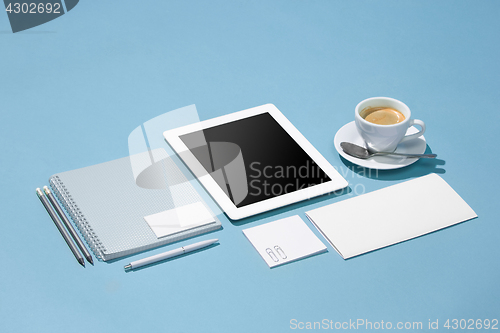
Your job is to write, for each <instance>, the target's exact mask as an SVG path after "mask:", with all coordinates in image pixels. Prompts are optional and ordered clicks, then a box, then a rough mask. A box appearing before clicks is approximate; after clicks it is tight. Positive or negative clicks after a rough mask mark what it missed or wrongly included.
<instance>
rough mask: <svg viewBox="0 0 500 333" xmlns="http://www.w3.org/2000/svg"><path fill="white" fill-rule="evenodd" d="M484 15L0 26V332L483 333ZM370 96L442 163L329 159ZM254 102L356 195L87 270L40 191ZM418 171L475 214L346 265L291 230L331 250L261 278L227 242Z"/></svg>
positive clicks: (465, 8)
mask: <svg viewBox="0 0 500 333" xmlns="http://www.w3.org/2000/svg"><path fill="white" fill-rule="evenodd" d="M499 12H500V2H499V1H497V0H490V1H486V0H485V1H326V0H314V1H313V0H292V1H284V0H274V1H259V0H255V1H218V0H215V1H155V2H153V1H144V2H139V1H118V0H115V1H111V0H108V1H80V3H79V4H78V5H77V6H76V7H75V8H74V9H72V10H71V11H70V12H69V13H68V14H66V15H63V16H61V17H59V18H57V19H55V20H53V21H51V22H48V23H46V24H43V25H40V26H38V27H36V28H33V29H29V30H26V31H24V32H19V33H15V34H13V33H12V31H11V30H10V25H9V22H8V19H7V15H6V14H0V54H1V55H0V112H1V115H2V117H1V118H0V119H1V120H0V135H1V141H0V149H1V154H2V158H1V164H0V168H1V171H2V172H1V177H0V182H1V185H2V186H1V191H0V202H1V203H2V204H1V205H2V209H1V210H0V220H1V223H0V255H1V259H2V262H1V265H2V269H1V270H0V276H1V286H0V330H1V331H2V332H83V331H85V332H87V331H89V330H91V331H92V332H138V331H141V332H287V331H294V330H295V331H297V330H306V329H307V328H312V329H316V330H327V329H328V330H331V329H333V330H336V328H335V326H336V325H337V329H338V328H340V330H345V329H347V324H349V325H352V324H353V323H354V322H355V323H356V324H358V323H359V324H360V325H359V326H356V328H358V329H359V330H368V331H372V330H376V329H377V327H378V328H379V329H382V328H384V329H387V328H392V329H398V328H402V329H403V330H405V329H406V330H409V331H412V330H414V331H416V330H419V331H428V330H429V325H430V324H431V323H432V325H431V326H432V327H437V328H438V330H439V331H456V330H462V329H460V324H461V325H462V328H463V327H464V323H465V322H464V321H462V322H460V320H461V319H464V320H466V321H467V325H466V326H467V328H469V329H470V328H471V327H472V328H475V329H476V330H477V329H478V328H481V327H482V328H481V330H486V326H485V325H483V326H480V325H479V324H478V323H484V324H486V323H487V321H486V320H489V321H490V322H491V324H490V327H489V329H492V328H494V327H493V326H494V325H493V324H494V320H495V319H496V320H497V321H498V320H499V319H500V311H499V310H500V288H499V281H500V261H499V254H500V249H499V245H498V244H499V241H498V239H499V235H500V224H499V223H498V214H499V208H498V207H499V204H498V202H499V200H498V199H499V196H498V194H497V193H498V192H497V189H498V184H499V182H498V181H499V177H498V171H497V170H498V169H497V168H498V166H496V165H498V162H499V159H498V157H497V153H496V151H497V149H496V144H497V143H498V135H499V125H500V124H499V120H500V117H499V114H500V112H499V107H500V94H499V92H500V61H499V59H500V43H499V37H500V20H499V19H498V13H499ZM373 96H389V97H393V98H397V99H400V100H402V101H404V102H405V103H406V104H407V105H408V106H409V107H410V108H411V109H412V111H413V115H414V116H415V117H416V118H419V119H422V120H424V121H425V122H426V124H427V132H426V133H425V137H426V140H427V144H428V151H432V152H434V153H437V154H438V159H437V160H435V161H428V160H426V161H424V160H421V161H418V162H417V163H415V164H414V165H412V166H409V167H406V168H402V169H399V170H393V171H380V172H378V173H374V174H371V175H369V174H366V173H364V172H363V170H362V169H360V168H357V167H356V166H355V165H353V164H350V163H349V162H347V161H345V160H343V159H342V158H341V157H340V156H339V155H338V153H337V152H336V151H335V149H334V147H333V137H334V135H335V133H336V131H337V130H338V129H339V128H340V127H342V126H343V125H344V124H346V123H348V122H350V121H352V120H353V110H354V107H355V105H356V104H357V103H358V102H359V101H361V100H362V99H365V98H368V97H373ZM266 103H273V104H275V105H276V106H277V107H278V108H279V109H280V110H281V111H282V112H283V113H284V114H285V115H286V117H287V118H288V119H289V120H290V121H291V122H292V123H293V124H294V125H295V126H296V127H297V128H298V129H299V130H300V131H301V132H302V134H303V135H304V136H305V137H306V138H307V139H308V140H309V141H310V142H311V143H312V144H313V145H314V146H315V147H316V148H317V149H318V150H319V151H320V152H321V153H322V154H323V156H324V157H325V158H326V159H327V160H328V161H329V162H330V163H331V164H332V165H333V166H334V167H336V168H337V169H338V170H339V171H340V172H341V174H342V175H343V176H344V177H345V178H346V179H347V180H348V182H349V183H350V187H351V189H354V188H356V189H357V191H352V192H351V193H349V194H345V195H341V196H324V197H321V198H318V199H315V200H311V201H307V202H303V203H300V204H295V205H292V206H290V207H287V208H283V209H279V210H276V211H273V212H269V213H266V214H263V215H259V216H258V217H254V218H251V219H248V220H246V221H244V222H241V223H232V222H231V221H230V220H228V219H227V218H225V217H224V218H223V219H222V225H223V229H222V230H220V231H218V232H216V233H213V234H210V235H204V236H201V237H197V238H196V239H195V240H193V239H191V240H186V241H183V242H180V243H177V244H173V245H169V246H165V247H162V248H160V249H156V250H153V251H149V252H148V253H147V255H150V254H156V253H161V252H163V251H166V250H170V249H173V248H176V247H179V246H182V245H186V244H190V243H193V242H194V241H199V240H203V239H208V238H213V237H214V236H215V237H217V238H219V239H220V245H219V246H216V247H214V248H212V249H208V250H206V251H201V252H199V253H196V254H194V255H190V256H186V257H183V258H179V259H176V260H171V261H169V262H166V263H162V264H159V265H155V266H152V267H148V268H147V269H143V270H140V271H136V272H132V273H125V272H124V270H123V266H124V265H125V264H128V263H129V262H130V261H131V260H135V259H139V258H142V257H144V256H146V255H145V254H144V253H143V254H141V255H137V256H134V257H130V258H126V259H122V260H118V261H116V262H113V263H103V262H96V263H95V266H91V265H88V264H87V267H86V268H82V267H81V266H80V265H79V264H78V263H77V262H76V260H75V259H74V257H73V256H72V254H71V252H70V251H69V249H68V248H67V246H66V244H65V243H64V241H63V239H62V238H61V236H60V235H59V233H58V232H57V230H56V228H55V227H54V225H53V223H52V221H51V220H50V218H49V217H48V215H47V213H46V212H45V211H44V209H43V207H42V205H41V204H40V202H39V200H38V198H37V197H36V195H35V191H34V190H35V188H36V187H40V186H43V185H47V180H48V177H49V176H51V175H53V174H54V173H57V172H62V171H67V170H73V169H76V168H80V167H85V166H90V165H94V164H97V163H101V162H105V161H109V160H113V159H116V158H120V157H124V156H127V155H128V146H127V138H128V135H129V134H130V132H131V131H132V130H133V129H134V128H136V127H137V126H139V125H140V124H142V123H144V122H145V121H147V120H149V119H151V118H154V117H155V116H157V115H160V114H163V113H165V112H167V111H170V110H173V109H177V108H179V107H183V106H186V105H190V104H196V107H197V109H198V113H199V115H200V118H201V119H209V118H213V117H216V116H220V115H224V114H228V113H231V112H234V111H239V110H243V109H247V108H250V107H254V106H258V105H262V104H266ZM431 172H435V173H438V174H439V175H440V176H441V177H442V178H444V179H445V180H446V181H447V182H448V183H449V184H450V185H451V186H452V187H453V188H454V189H455V190H456V191H457V192H458V193H459V194H460V195H461V197H462V198H463V199H464V200H465V201H466V202H467V203H468V204H469V205H470V206H471V207H472V208H473V209H474V210H475V211H476V213H477V215H478V218H476V219H474V220H471V221H468V222H465V223H461V224H458V225H456V226H453V227H450V228H446V229H444V230H440V231H437V232H434V233H431V234H429V235H426V236H423V237H419V238H416V239H413V240H410V241H407V242H403V243H400V244H397V245H394V246H390V247H387V248H384V249H380V250H378V251H374V252H371V253H368V254H365V255H362V256H359V257H355V258H353V259H350V260H343V259H342V258H341V257H340V256H339V255H338V254H337V252H336V251H335V250H334V249H333V247H332V246H331V245H330V244H328V243H327V242H326V241H325V239H324V238H322V236H321V235H320V234H319V233H318V232H317V230H316V229H315V228H314V227H313V226H312V225H311V224H310V222H309V221H306V224H307V225H308V226H309V227H310V228H311V229H312V230H313V231H314V232H315V233H316V234H317V235H318V236H319V237H320V239H321V240H322V241H323V242H324V243H325V244H326V245H327V247H328V252H326V253H323V254H320V255H316V256H314V257H311V258H308V259H305V260H301V261H299V262H295V263H292V264H289V265H285V266H281V267H277V268H274V269H269V268H268V267H267V265H266V264H265V263H264V262H263V260H262V259H261V258H260V257H259V256H258V254H257V253H256V252H255V250H254V249H253V248H252V246H251V245H250V243H249V242H248V241H247V240H246V239H245V237H244V235H243V233H242V229H245V228H247V227H251V226H256V225H259V224H263V223H266V222H270V221H273V220H276V219H279V218H283V217H287V216H292V215H296V214H298V215H299V216H301V217H302V218H303V219H304V220H305V215H304V212H305V211H307V210H310V209H312V208H315V207H320V206H323V205H325V204H329V203H334V202H338V201H341V200H345V199H347V198H349V197H353V196H355V195H358V194H361V193H366V192H371V191H373V190H377V189H381V188H384V187H387V186H389V185H392V184H395V183H399V182H403V181H406V180H409V179H413V178H416V177H419V176H423V175H426V174H429V173H431ZM415 209H419V207H415ZM411 213H412V212H408V214H411ZM453 319H456V321H453ZM447 320H449V322H448V324H449V326H450V328H446V322H447ZM470 320H472V321H470ZM436 321H437V323H436ZM315 323H316V324H315ZM389 323H390V324H391V326H390V327H389V326H388V325H389ZM398 323H399V326H398ZM414 323H417V327H412V328H411V329H408V328H409V327H410V326H412V325H414ZM418 323H422V326H421V327H418ZM471 323H473V324H471ZM319 324H321V325H319ZM455 324H456V325H455ZM308 325H310V326H308ZM370 325H371V326H370ZM377 325H378V326H377ZM454 325H455V328H456V329H453V327H454ZM471 325H473V326H471ZM499 327H500V323H499V324H497V325H496V328H497V329H498V328H499ZM467 328H466V329H467ZM349 329H353V326H349Z"/></svg>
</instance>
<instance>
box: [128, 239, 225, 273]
mask: <svg viewBox="0 0 500 333" xmlns="http://www.w3.org/2000/svg"><path fill="white" fill-rule="evenodd" d="M218 241H219V240H218V239H210V240H206V241H202V242H199V243H195V244H191V245H186V246H183V247H180V248H178V249H175V250H171V251H167V252H164V253H160V254H157V255H154V256H151V257H147V258H144V259H140V260H136V261H133V262H131V263H130V264H128V265H126V266H125V267H124V269H125V272H129V271H131V270H133V269H136V268H139V267H142V266H146V265H149V264H153V263H155V262H158V261H161V260H165V259H169V258H172V257H176V256H179V255H182V254H184V253H188V252H192V251H196V250H198V249H201V248H204V247H207V246H210V245H212V244H213V243H215V242H218Z"/></svg>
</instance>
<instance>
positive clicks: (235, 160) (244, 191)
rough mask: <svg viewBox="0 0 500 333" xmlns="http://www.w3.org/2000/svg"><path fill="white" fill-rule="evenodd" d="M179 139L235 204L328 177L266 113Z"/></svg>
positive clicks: (255, 199)
mask: <svg viewBox="0 0 500 333" xmlns="http://www.w3.org/2000/svg"><path fill="white" fill-rule="evenodd" d="M180 139H181V140H182V141H183V142H184V144H185V145H186V146H187V147H188V148H189V150H190V151H191V152H192V153H193V155H194V156H195V157H196V159H198V161H199V162H200V163H201V164H202V165H203V167H204V168H205V170H206V171H207V172H208V173H210V174H211V175H212V177H213V178H214V180H215V181H216V182H217V184H218V185H219V186H220V188H221V189H222V190H223V191H224V192H225V193H226V195H228V196H229V198H230V199H231V201H232V202H233V203H234V204H235V206H236V207H238V208H239V207H243V206H246V205H249V204H253V203H256V202H260V201H262V200H265V199H269V198H273V197H276V196H280V195H283V194H286V193H291V192H294V191H297V190H299V189H302V188H307V187H311V186H314V185H317V184H320V183H324V182H328V181H330V180H331V179H330V177H328V175H326V174H325V172H324V171H323V170H321V168H320V167H319V166H318V165H317V164H316V163H315V162H314V161H313V160H312V159H311V158H310V157H309V155H308V154H307V153H306V152H305V151H304V150H303V149H302V148H301V147H300V146H299V145H298V144H297V142H296V141H295V140H294V139H293V138H292V137H291V136H290V135H289V134H288V133H287V132H286V131H285V130H284V129H283V128H282V127H281V126H280V124H279V123H278V122H277V121H276V120H275V119H274V118H273V117H272V116H271V115H270V114H269V113H263V114H259V115H256V116H252V117H249V118H245V119H240V120H236V121H233V122H229V123H226V124H222V125H218V126H214V127H211V128H207V129H204V130H202V131H198V132H194V133H189V134H185V135H182V136H180Z"/></svg>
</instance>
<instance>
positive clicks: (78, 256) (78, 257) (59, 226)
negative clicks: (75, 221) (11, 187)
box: [36, 188, 85, 267]
mask: <svg viewBox="0 0 500 333" xmlns="http://www.w3.org/2000/svg"><path fill="white" fill-rule="evenodd" d="M36 194H37V195H38V198H39V199H40V201H41V202H42V204H43V206H44V207H45V209H46V210H47V213H49V215H50V217H51V218H52V221H54V224H55V225H56V227H57V229H59V232H60V233H61V235H62V236H63V238H64V240H65V241H66V244H68V246H69V248H70V250H71V252H73V255H74V256H75V258H76V260H78V262H79V263H80V265H82V266H83V267H85V259H83V257H82V255H81V254H80V252H79V251H78V249H77V248H76V245H75V243H73V241H72V240H71V237H70V236H69V234H68V232H67V231H66V229H64V226H63V225H62V223H61V221H60V220H59V218H58V217H57V215H56V212H54V209H52V207H51V206H50V203H49V201H48V200H47V198H46V197H45V195H43V193H42V190H40V188H37V189H36Z"/></svg>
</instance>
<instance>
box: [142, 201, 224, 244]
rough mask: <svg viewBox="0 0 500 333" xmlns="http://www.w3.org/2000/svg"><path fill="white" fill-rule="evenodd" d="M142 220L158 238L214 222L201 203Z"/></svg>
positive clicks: (149, 216)
mask: <svg viewBox="0 0 500 333" xmlns="http://www.w3.org/2000/svg"><path fill="white" fill-rule="evenodd" d="M144 219H145V220H146V222H147V223H148V224H149V226H150V227H151V229H152V230H153V232H154V233H155V234H156V237H158V238H160V237H165V236H167V235H171V234H174V233H176V232H179V231H183V230H187V229H191V228H194V227H198V226H201V225H204V224H208V223H211V222H214V221H215V219H214V218H213V217H212V215H211V214H210V212H209V211H208V209H207V208H206V207H205V206H204V205H203V203H201V202H197V203H194V204H190V205H185V206H181V207H177V208H174V209H170V210H166V211H163V212H160V213H157V214H152V215H148V216H145V217H144Z"/></svg>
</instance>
